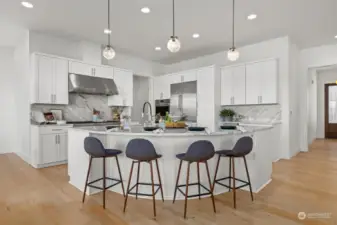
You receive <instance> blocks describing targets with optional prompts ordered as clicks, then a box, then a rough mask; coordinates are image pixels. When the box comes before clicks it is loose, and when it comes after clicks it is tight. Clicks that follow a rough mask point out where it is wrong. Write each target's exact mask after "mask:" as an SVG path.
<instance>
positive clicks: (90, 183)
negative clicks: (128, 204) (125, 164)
mask: <svg viewBox="0 0 337 225" xmlns="http://www.w3.org/2000/svg"><path fill="white" fill-rule="evenodd" d="M103 179H104V178H99V179H97V180H94V181H91V182H89V183H88V184H87V186H89V187H91V188H96V189H99V190H104V188H102V187H98V186H95V185H92V184H93V183H96V182H98V181H101V180H103ZM105 180H112V181H116V183H114V184H112V185H110V186H108V187H105V190H106V189H109V188H112V187H114V186H116V185H117V184H120V183H122V182H121V180H118V179H115V178H110V177H106V178H105Z"/></svg>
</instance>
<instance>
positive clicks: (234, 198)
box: [231, 157, 236, 209]
mask: <svg viewBox="0 0 337 225" xmlns="http://www.w3.org/2000/svg"><path fill="white" fill-rule="evenodd" d="M231 158H232V164H233V167H232V169H233V201H234V208H235V209H236V190H235V157H231Z"/></svg>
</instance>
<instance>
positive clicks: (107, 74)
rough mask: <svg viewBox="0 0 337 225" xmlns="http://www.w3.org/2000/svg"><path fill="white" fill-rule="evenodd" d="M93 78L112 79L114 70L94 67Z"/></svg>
mask: <svg viewBox="0 0 337 225" xmlns="http://www.w3.org/2000/svg"><path fill="white" fill-rule="evenodd" d="M94 76H95V77H101V78H107V79H114V69H113V68H112V67H103V66H96V67H95V68H94Z"/></svg>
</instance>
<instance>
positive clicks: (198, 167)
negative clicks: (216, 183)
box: [197, 162, 212, 200]
mask: <svg viewBox="0 0 337 225" xmlns="http://www.w3.org/2000/svg"><path fill="white" fill-rule="evenodd" d="M197 171H198V192H199V200H200V199H201V196H200V166H199V162H197ZM211 188H212V187H211Z"/></svg>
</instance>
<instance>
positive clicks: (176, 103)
mask: <svg viewBox="0 0 337 225" xmlns="http://www.w3.org/2000/svg"><path fill="white" fill-rule="evenodd" d="M170 113H171V115H172V117H173V118H174V119H176V120H180V118H182V117H183V116H186V120H187V121H189V122H196V121H197V82H196V81H190V82H183V83H177V84H171V101H170Z"/></svg>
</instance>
